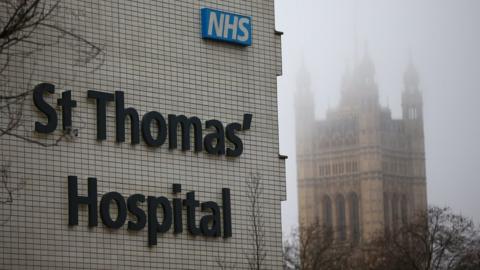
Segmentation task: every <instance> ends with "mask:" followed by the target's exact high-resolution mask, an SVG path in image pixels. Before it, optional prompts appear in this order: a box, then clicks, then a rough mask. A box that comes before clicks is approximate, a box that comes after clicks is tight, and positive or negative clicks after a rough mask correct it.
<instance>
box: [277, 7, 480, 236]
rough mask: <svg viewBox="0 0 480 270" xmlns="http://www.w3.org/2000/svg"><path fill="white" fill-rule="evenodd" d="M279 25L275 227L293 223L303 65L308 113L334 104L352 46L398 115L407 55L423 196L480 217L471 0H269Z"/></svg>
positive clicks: (477, 42) (476, 22)
mask: <svg viewBox="0 0 480 270" xmlns="http://www.w3.org/2000/svg"><path fill="white" fill-rule="evenodd" d="M275 5H276V7H275V9H276V28H277V30H279V31H283V32H284V35H283V38H282V51H283V52H282V53H283V76H281V77H279V78H278V93H279V101H278V102H279V117H280V143H281V145H280V149H281V154H285V155H288V157H289V158H288V160H287V198H288V199H287V201H285V202H283V203H282V224H283V231H284V233H288V232H289V230H290V229H291V227H292V226H296V225H297V223H298V210H297V188H296V174H297V171H296V160H295V129H294V128H295V123H294V94H295V90H296V85H297V82H296V80H297V78H298V73H299V70H300V67H301V65H302V63H303V64H304V65H305V67H306V69H307V70H308V72H309V73H310V78H311V88H312V91H313V92H314V93H315V103H316V118H317V119H320V118H323V117H324V115H325V111H326V109H327V108H328V107H329V106H330V107H334V106H336V105H337V103H338V100H339V94H340V80H341V77H342V74H343V72H344V71H345V69H346V67H347V66H348V65H349V64H351V63H352V61H353V58H354V55H355V52H357V53H358V54H360V55H361V54H363V52H364V51H365V49H366V48H368V51H369V53H370V55H371V57H372V59H373V61H374V63H375V70H376V82H377V84H378V86H379V92H380V102H381V104H382V105H383V106H389V107H390V109H391V110H392V114H393V117H394V118H400V105H401V104H400V94H401V91H402V90H403V81H402V78H403V72H404V70H405V68H406V66H407V63H408V61H409V57H410V55H411V58H412V59H413V62H414V64H415V66H416V68H417V70H418V71H419V75H420V88H421V90H422V92H423V97H424V123H425V147H426V166H427V168H426V169H427V188H428V193H427V196H428V202H429V204H433V205H438V206H450V207H451V208H453V209H454V210H455V211H457V212H460V213H462V214H464V215H466V216H469V217H472V218H473V219H474V220H475V221H476V222H477V223H478V222H480V209H479V206H478V205H479V202H480V200H479V192H480V178H479V177H478V172H477V169H478V168H479V167H480V142H479V139H480V127H479V126H480V121H479V119H478V116H480V29H479V26H480V16H479V12H480V1H476V0H459V1H453V0H450V1H447V0H428V1H418V0H403V1H385V0H358V1H357V0H297V1H292V0H276V1H275Z"/></svg>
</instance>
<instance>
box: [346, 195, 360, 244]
mask: <svg viewBox="0 0 480 270" xmlns="http://www.w3.org/2000/svg"><path fill="white" fill-rule="evenodd" d="M348 202H349V208H350V222H351V224H350V230H351V234H352V240H353V243H354V244H356V243H358V242H359V241H360V206H359V200H358V196H357V193H355V192H352V193H350V195H349V198H348Z"/></svg>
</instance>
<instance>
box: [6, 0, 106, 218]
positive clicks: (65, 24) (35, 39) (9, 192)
mask: <svg viewBox="0 0 480 270" xmlns="http://www.w3.org/2000/svg"><path fill="white" fill-rule="evenodd" d="M80 17H81V12H79V11H78V10H72V9H69V8H68V7H67V5H62V2H61V0H0V113H1V115H2V119H1V121H0V138H2V137H5V136H8V137H11V138H14V139H17V140H20V141H23V142H25V143H30V144H35V145H38V146H41V147H52V146H56V145H58V144H59V143H60V142H61V141H62V140H64V139H66V138H70V137H71V134H70V133H68V131H67V132H63V133H60V134H57V135H56V137H55V138H54V139H53V140H50V141H48V142H45V140H39V139H36V138H33V137H32V136H31V135H30V133H31V131H25V130H23V131H22V129H21V127H22V126H23V125H24V114H23V111H24V107H25V102H26V99H27V97H29V96H30V94H31V93H32V91H33V88H34V82H33V80H32V77H33V76H34V75H35V73H36V70H34V69H33V68H32V67H35V66H36V61H37V60H36V59H37V58H38V57H41V56H42V53H43V52H45V51H46V50H56V49H54V48H59V47H63V48H68V49H67V52H66V54H67V55H68V56H69V57H70V58H72V59H73V60H72V62H71V63H72V65H73V66H76V67H84V68H86V69H89V70H91V71H92V72H93V71H95V70H96V69H97V68H98V67H99V66H100V65H101V64H102V63H103V58H104V57H103V56H104V54H103V50H102V49H101V47H100V46H99V45H96V44H94V43H93V42H91V41H89V40H88V39H86V38H84V36H83V35H82V34H81V33H79V32H78V31H76V27H77V26H76V22H78V20H79V19H80ZM60 44H61V45H62V46H60ZM26 66H28V67H29V68H26ZM74 76H75V75H72V78H67V77H62V78H58V80H59V81H62V80H63V81H73V80H75V78H74ZM2 152H3V151H2ZM2 154H3V155H4V156H3V157H2V158H3V159H4V161H3V163H2V164H1V167H0V172H1V176H2V178H1V181H2V183H1V186H0V193H1V194H2V198H1V199H0V205H8V206H9V207H10V206H11V204H12V203H13V201H14V195H15V193H17V192H18V191H20V190H21V189H23V188H24V186H25V180H24V179H23V180H18V181H16V180H15V179H13V177H12V174H11V168H12V166H11V162H10V161H8V156H7V155H6V154H5V153H2ZM8 220H9V218H8V219H7V221H8Z"/></svg>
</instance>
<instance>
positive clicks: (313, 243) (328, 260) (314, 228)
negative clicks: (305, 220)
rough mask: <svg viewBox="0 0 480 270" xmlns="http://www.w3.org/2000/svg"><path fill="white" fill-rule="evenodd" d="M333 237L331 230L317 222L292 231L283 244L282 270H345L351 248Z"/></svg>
mask: <svg viewBox="0 0 480 270" xmlns="http://www.w3.org/2000/svg"><path fill="white" fill-rule="evenodd" d="M333 235H334V231H333V230H332V228H329V227H325V226H322V225H321V224H320V223H319V222H314V223H312V224H308V225H304V226H302V227H301V228H299V229H297V230H294V231H293V232H292V235H291V236H290V239H288V240H286V241H285V243H284V247H283V251H284V269H286V270H299V269H302V270H322V269H346V267H347V259H348V258H349V257H350V256H351V254H352V253H351V252H352V249H351V246H350V245H349V244H348V243H344V242H339V241H335V240H334V238H333Z"/></svg>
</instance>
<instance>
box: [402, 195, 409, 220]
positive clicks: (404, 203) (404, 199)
mask: <svg viewBox="0 0 480 270" xmlns="http://www.w3.org/2000/svg"><path fill="white" fill-rule="evenodd" d="M401 210H402V225H403V226H405V225H407V223H408V212H407V211H408V208H407V196H406V195H405V194H404V195H402V200H401Z"/></svg>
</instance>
